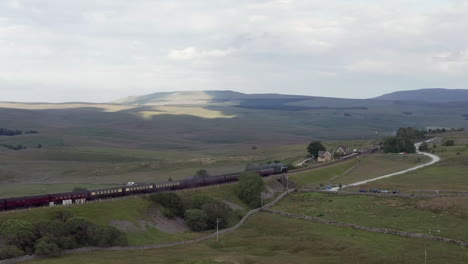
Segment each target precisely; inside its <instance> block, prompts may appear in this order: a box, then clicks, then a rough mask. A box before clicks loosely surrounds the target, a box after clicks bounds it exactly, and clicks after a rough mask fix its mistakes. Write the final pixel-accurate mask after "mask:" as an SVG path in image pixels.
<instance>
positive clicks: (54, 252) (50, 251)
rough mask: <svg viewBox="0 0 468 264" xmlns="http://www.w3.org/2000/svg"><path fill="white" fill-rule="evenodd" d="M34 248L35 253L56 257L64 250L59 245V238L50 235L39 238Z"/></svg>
mask: <svg viewBox="0 0 468 264" xmlns="http://www.w3.org/2000/svg"><path fill="white" fill-rule="evenodd" d="M34 248H35V251H34V253H36V254H37V255H40V256H47V257H56V256H59V255H60V254H61V253H62V250H61V249H60V247H59V246H58V245H57V240H56V239H55V238H53V237H50V236H44V237H42V238H40V239H39V240H37V242H36V245H35V246H34Z"/></svg>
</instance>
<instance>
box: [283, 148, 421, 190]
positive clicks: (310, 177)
mask: <svg viewBox="0 0 468 264" xmlns="http://www.w3.org/2000/svg"><path fill="white" fill-rule="evenodd" d="M427 161H429V158H427V157H426V156H423V155H398V154H373V155H368V156H362V157H360V158H359V159H353V160H350V161H347V162H344V163H339V164H336V165H333V166H330V167H326V168H321V169H316V170H312V171H307V172H301V173H298V174H294V175H291V176H290V179H291V180H292V181H293V182H295V183H297V184H298V186H299V187H303V186H309V187H317V186H319V184H322V185H327V184H333V185H338V184H340V183H341V184H349V183H353V182H357V181H362V180H366V179H372V178H375V177H378V176H382V175H385V174H388V173H392V172H397V171H401V170H404V169H407V168H411V167H414V166H417V165H420V164H423V163H425V162H427Z"/></svg>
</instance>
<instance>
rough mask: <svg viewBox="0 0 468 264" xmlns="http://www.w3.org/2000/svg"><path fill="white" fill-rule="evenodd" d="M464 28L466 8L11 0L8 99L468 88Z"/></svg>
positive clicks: (1, 57) (2, 70) (0, 55)
mask: <svg viewBox="0 0 468 264" xmlns="http://www.w3.org/2000/svg"><path fill="white" fill-rule="evenodd" d="M465 32H468V5H466V1H462V0H451V1H446V2H444V1H435V0H395V1H385V0H376V1H372V2H369V1H341V0H333V1H329V0H237V1H234V0H225V1H214V0H207V1H189V0H161V1H153V0H135V1H131V2H129V1H126V0H100V1H95V0H81V1H70V0H63V1H56V0H42V1H36V0H5V1H0V89H1V93H0V101H1V100H18V101H27V100H31V101H34V100H36V99H37V98H38V96H44V99H43V100H45V99H47V96H52V95H53V96H55V97H54V99H53V100H58V101H74V100H89V101H102V100H112V99H115V98H116V97H120V96H126V95H132V94H143V93H149V92H156V91H168V90H187V89H208V90H209V89H237V90H240V91H243V92H279V93H281V92H287V93H289V92H291V93H292V92H293V93H301V94H311V95H322V96H351V97H371V96H375V95H378V94H375V93H377V92H376V91H381V90H386V91H391V90H392V89H393V90H402V89H417V88H421V87H430V86H439V87H440V86H442V87H448V88H467V87H466V84H467V83H468V74H467V72H468V55H467V50H468V37H467V36H465V35H466V34H465ZM363 80H366V81H365V82H363ZM284 87H288V90H284ZM356 87H358V89H356ZM374 87H380V88H379V89H374ZM27 91H30V92H27ZM89 91H93V92H89ZM372 92H374V94H372Z"/></svg>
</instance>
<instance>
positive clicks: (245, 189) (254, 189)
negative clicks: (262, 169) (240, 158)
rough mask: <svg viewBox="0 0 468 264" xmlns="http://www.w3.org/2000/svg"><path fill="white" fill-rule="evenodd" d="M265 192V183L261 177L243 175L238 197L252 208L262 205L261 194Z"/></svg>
mask: <svg viewBox="0 0 468 264" xmlns="http://www.w3.org/2000/svg"><path fill="white" fill-rule="evenodd" d="M264 190H265V182H263V179H262V177H261V176H260V175H258V174H254V173H242V174H241V175H240V176H239V182H238V183H237V189H236V192H237V196H238V197H239V198H240V199H241V200H242V201H244V202H245V203H247V204H249V205H250V206H252V207H259V206H260V205H261V197H260V195H261V193H262V192H263V191H264Z"/></svg>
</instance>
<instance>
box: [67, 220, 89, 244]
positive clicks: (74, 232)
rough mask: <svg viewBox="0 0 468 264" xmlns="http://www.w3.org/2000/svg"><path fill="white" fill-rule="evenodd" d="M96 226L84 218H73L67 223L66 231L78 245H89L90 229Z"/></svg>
mask: <svg viewBox="0 0 468 264" xmlns="http://www.w3.org/2000/svg"><path fill="white" fill-rule="evenodd" d="M92 226H94V224H93V223H91V222H90V221H88V220H86V219H83V218H71V219H69V220H68V221H67V222H66V223H65V231H66V232H67V234H69V235H70V236H72V237H73V238H74V240H75V241H76V243H78V245H88V244H89V237H88V234H89V233H88V229H89V228H90V227H92Z"/></svg>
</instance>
